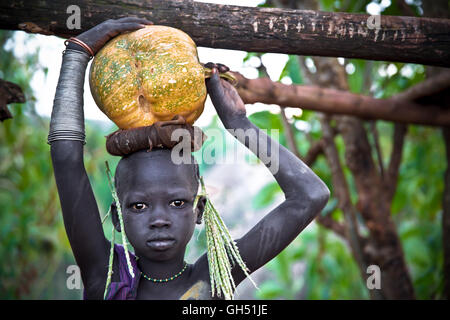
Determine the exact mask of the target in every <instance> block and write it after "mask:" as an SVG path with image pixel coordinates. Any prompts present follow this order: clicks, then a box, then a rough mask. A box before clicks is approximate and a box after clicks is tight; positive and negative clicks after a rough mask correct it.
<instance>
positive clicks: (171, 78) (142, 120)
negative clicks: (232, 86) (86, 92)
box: [89, 25, 207, 129]
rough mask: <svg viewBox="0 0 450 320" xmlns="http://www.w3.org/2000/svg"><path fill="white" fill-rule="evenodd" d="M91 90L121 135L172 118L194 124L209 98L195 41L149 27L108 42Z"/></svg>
mask: <svg viewBox="0 0 450 320" xmlns="http://www.w3.org/2000/svg"><path fill="white" fill-rule="evenodd" d="M89 84H90V88H91V93H92V96H93V97H94V100H95V102H96V104H97V106H98V107H99V108H100V110H101V111H102V112H103V113H105V114H106V116H107V117H108V118H109V119H111V120H112V121H113V122H114V123H115V124H116V125H117V126H118V127H119V128H120V129H130V128H136V127H141V126H148V125H151V124H153V123H155V122H156V121H162V120H171V119H172V118H173V117H174V116H175V115H176V114H180V115H182V116H183V117H184V118H185V119H186V121H187V123H189V124H193V123H194V121H195V120H196V119H197V118H198V117H199V116H200V115H201V113H202V112H203V108H204V104H205V100H206V95H207V91H206V86H205V68H204V67H203V66H202V65H201V64H200V62H199V59H198V54H197V47H196V45H195V43H194V41H193V40H192V39H191V38H190V37H189V36H188V35H187V34H186V33H184V32H183V31H181V30H178V29H175V28H171V27H166V26H154V25H152V26H147V27H145V28H142V29H139V30H137V31H134V32H130V33H127V34H123V35H120V36H118V37H116V38H114V39H112V40H111V41H109V42H108V43H107V44H106V45H105V46H104V47H103V48H102V49H101V50H100V51H99V52H98V53H97V54H96V56H95V58H94V60H93V62H92V65H91V69H90V73H89Z"/></svg>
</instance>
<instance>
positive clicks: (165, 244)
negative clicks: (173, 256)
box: [147, 239, 175, 251]
mask: <svg viewBox="0 0 450 320" xmlns="http://www.w3.org/2000/svg"><path fill="white" fill-rule="evenodd" d="M174 245H175V239H155V240H150V241H147V246H149V247H150V248H151V249H153V250H157V251H163V250H167V249H170V248H172V247H173V246H174Z"/></svg>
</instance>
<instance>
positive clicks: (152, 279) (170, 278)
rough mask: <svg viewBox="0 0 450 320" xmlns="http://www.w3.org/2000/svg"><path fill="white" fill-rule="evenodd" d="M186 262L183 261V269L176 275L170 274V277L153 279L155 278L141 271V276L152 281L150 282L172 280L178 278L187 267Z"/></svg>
mask: <svg viewBox="0 0 450 320" xmlns="http://www.w3.org/2000/svg"><path fill="white" fill-rule="evenodd" d="M187 266H188V265H187V263H186V261H185V262H184V267H183V269H181V271H180V272H178V273H177V274H176V275H174V276H171V277H169V278H165V279H155V278H152V277H149V276H147V275H146V274H145V273H143V272H142V276H143V277H144V278H145V279H147V280H148V281H152V282H168V281H172V280H175V279H176V278H178V277H179V276H180V275H181V274H182V273H183V272H184V270H186V268H187Z"/></svg>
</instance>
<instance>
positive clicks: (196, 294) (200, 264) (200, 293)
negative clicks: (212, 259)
mask: <svg viewBox="0 0 450 320" xmlns="http://www.w3.org/2000/svg"><path fill="white" fill-rule="evenodd" d="M180 300H211V285H210V280H209V269H208V258H207V256H206V254H204V255H202V256H201V257H200V258H198V259H197V261H196V262H195V263H194V264H193V265H192V269H191V273H190V281H189V287H188V289H187V290H186V292H185V293H184V294H183V295H182V296H181V297H180Z"/></svg>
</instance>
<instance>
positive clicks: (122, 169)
mask: <svg viewBox="0 0 450 320" xmlns="http://www.w3.org/2000/svg"><path fill="white" fill-rule="evenodd" d="M191 163H192V164H183V163H182V164H175V163H174V162H173V161H172V160H171V151H170V150H169V149H153V150H152V151H151V152H147V151H146V150H141V151H137V152H135V153H132V154H130V155H128V156H125V157H123V158H122V159H121V160H120V161H119V164H118V165H117V168H116V173H115V184H116V190H117V195H118V197H119V201H120V205H121V209H122V214H123V222H124V228H125V233H126V235H127V237H128V240H129V242H130V243H131V245H132V246H133V248H134V250H135V254H136V255H137V256H138V257H145V258H147V259H150V260H159V261H162V260H170V259H172V258H175V257H179V256H180V255H184V253H185V249H186V245H187V244H188V242H189V240H190V239H191V237H192V234H193V232H194V228H195V224H200V223H201V218H202V215H203V210H204V205H205V201H206V199H205V198H204V197H201V198H200V199H199V201H198V202H197V205H196V208H193V205H194V200H195V197H196V195H197V191H198V187H199V170H198V165H197V163H196V162H195V160H194V159H193V161H192V162H191ZM111 209H112V217H113V223H114V225H115V227H116V229H117V230H118V231H120V224H119V219H118V216H117V208H116V207H115V205H114V204H112V205H111Z"/></svg>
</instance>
